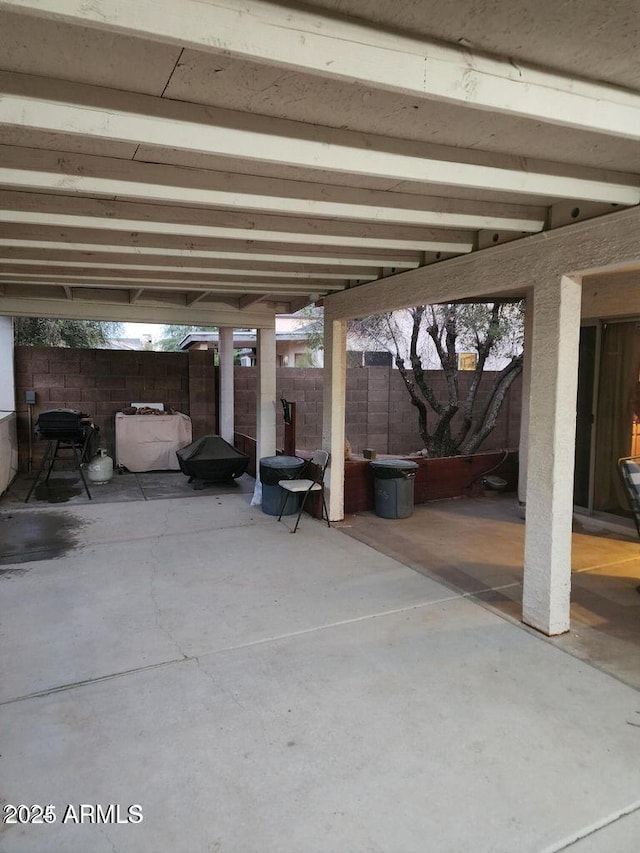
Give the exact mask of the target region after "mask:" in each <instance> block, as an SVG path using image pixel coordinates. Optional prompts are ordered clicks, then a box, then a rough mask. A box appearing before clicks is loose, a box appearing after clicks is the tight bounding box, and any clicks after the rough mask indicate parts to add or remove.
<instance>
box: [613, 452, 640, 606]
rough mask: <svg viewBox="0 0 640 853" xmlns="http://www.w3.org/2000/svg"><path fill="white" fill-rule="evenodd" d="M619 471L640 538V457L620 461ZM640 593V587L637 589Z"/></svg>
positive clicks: (629, 457) (625, 458) (624, 458)
mask: <svg viewBox="0 0 640 853" xmlns="http://www.w3.org/2000/svg"><path fill="white" fill-rule="evenodd" d="M618 471H619V472H620V476H621V478H622V483H623V485H624V489H625V492H626V495H627V500H628V501H629V507H630V509H631V513H632V515H633V520H634V521H635V524H636V530H637V531H638V536H640V456H627V457H623V458H622V459H618ZM636 589H637V591H638V592H639V593H640V586H637V587H636Z"/></svg>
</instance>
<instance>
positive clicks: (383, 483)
mask: <svg viewBox="0 0 640 853" xmlns="http://www.w3.org/2000/svg"><path fill="white" fill-rule="evenodd" d="M371 467H372V468H373V474H374V477H375V479H374V495H375V508H376V515H379V516H380V518H408V517H409V516H410V515H412V514H413V485H414V483H415V479H416V471H417V470H418V464H417V462H411V461H409V460H408V459H376V461H375V462H372V463H371Z"/></svg>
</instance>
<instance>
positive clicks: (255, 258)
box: [0, 226, 420, 269]
mask: <svg viewBox="0 0 640 853" xmlns="http://www.w3.org/2000/svg"><path fill="white" fill-rule="evenodd" d="M33 229H34V230H33V238H29V239H24V238H16V239H11V238H6V237H0V246H7V247H10V248H11V249H12V250H15V249H20V248H22V249H25V250H30V249H32V250H34V251H39V250H51V251H54V252H55V251H68V252H74V253H97V254H108V253H110V254H117V255H133V256H140V257H146V256H149V255H150V256H152V257H153V258H154V260H155V259H156V258H183V259H185V260H196V259H210V260H218V261H239V262H246V263H247V264H249V263H251V264H256V265H259V264H263V263H266V264H269V263H277V264H278V265H282V266H286V265H289V264H295V265H296V267H304V266H305V265H307V266H308V265H318V266H344V267H364V268H366V267H370V266H382V265H385V266H388V267H392V268H395V269H415V268H416V267H418V266H420V261H419V260H409V259H408V258H405V257H400V256H393V255H388V256H386V257H383V256H382V255H376V254H374V253H370V254H368V255H367V254H362V255H360V256H356V255H347V254H344V252H341V250H336V253H335V255H288V254H280V253H278V254H275V253H273V254H266V253H260V252H251V251H245V252H228V251H223V250H220V251H216V250H206V249H186V248H185V249H180V248H175V247H172V246H164V245H162V243H161V242H159V241H158V245H155V246H151V245H126V244H124V243H123V242H122V237H123V235H122V234H115V235H112V237H113V240H114V242H113V243H112V244H109V243H92V242H90V239H91V238H88V240H89V242H81V238H82V234H84V233H86V232H85V231H72V232H70V233H69V235H65V236H69V237H72V238H74V239H69V240H66V239H59V240H42V239H38V237H37V236H36V235H37V233H38V231H37V226H33ZM94 236H95V235H94ZM101 236H102V235H101ZM116 240H119V242H116Z"/></svg>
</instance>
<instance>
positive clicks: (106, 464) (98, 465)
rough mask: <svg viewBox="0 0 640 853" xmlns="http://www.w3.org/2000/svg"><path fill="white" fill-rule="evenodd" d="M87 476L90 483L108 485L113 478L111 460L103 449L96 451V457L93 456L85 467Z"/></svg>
mask: <svg viewBox="0 0 640 853" xmlns="http://www.w3.org/2000/svg"><path fill="white" fill-rule="evenodd" d="M87 476H88V477H89V482H91V483H97V484H99V485H100V484H102V483H108V482H109V480H110V479H111V478H112V477H113V459H112V458H111V457H110V456H109V455H108V454H107V451H106V450H105V449H104V447H100V448H99V449H98V455H97V456H94V457H93V459H92V460H91V462H89V464H88V465H87Z"/></svg>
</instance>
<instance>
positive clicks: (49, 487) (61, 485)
mask: <svg viewBox="0 0 640 853" xmlns="http://www.w3.org/2000/svg"><path fill="white" fill-rule="evenodd" d="M82 490H83V489H82V484H81V483H80V481H79V480H58V481H53V480H49V482H48V483H39V484H38V485H37V486H36V488H35V491H34V493H33V496H34V497H35V498H36V500H39V501H46V502H47V503H50V504H61V503H66V502H67V501H68V500H70V499H71V498H73V497H75V496H76V495H79V494H80V493H81V492H82Z"/></svg>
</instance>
